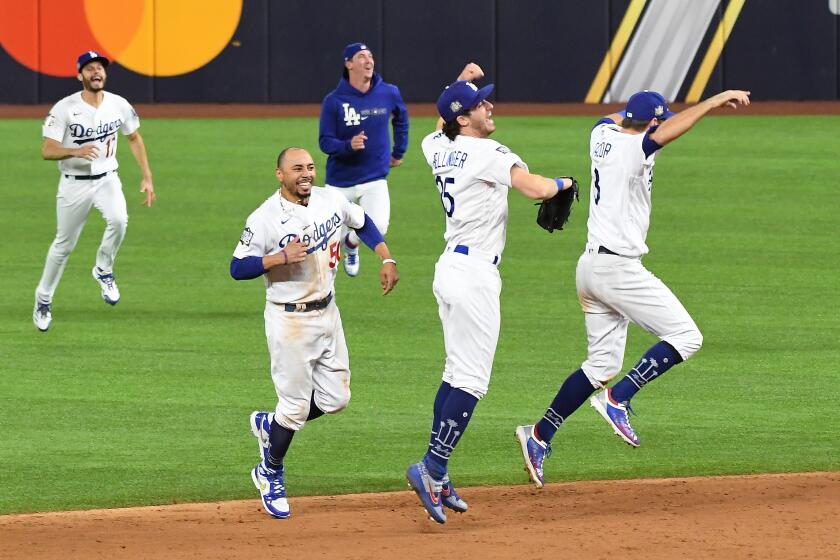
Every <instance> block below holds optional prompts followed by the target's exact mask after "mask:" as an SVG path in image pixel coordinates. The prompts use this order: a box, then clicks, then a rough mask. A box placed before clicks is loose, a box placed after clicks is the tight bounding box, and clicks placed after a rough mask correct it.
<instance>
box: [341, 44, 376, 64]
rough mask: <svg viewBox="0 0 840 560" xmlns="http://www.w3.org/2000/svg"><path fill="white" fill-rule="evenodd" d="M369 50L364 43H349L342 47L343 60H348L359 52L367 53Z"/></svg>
mask: <svg viewBox="0 0 840 560" xmlns="http://www.w3.org/2000/svg"><path fill="white" fill-rule="evenodd" d="M369 50H370V49H369V48H368V46H367V45H366V44H364V43H350V44H349V45H347V46H346V47H344V60H345V61H347V60H350V59H351V58H353V55H355V54H356V53H357V52H359V51H369Z"/></svg>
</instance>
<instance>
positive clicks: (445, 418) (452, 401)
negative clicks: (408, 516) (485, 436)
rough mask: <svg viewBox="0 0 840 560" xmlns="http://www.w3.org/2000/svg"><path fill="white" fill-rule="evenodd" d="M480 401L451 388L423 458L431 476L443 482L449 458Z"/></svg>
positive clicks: (464, 392) (460, 390)
mask: <svg viewBox="0 0 840 560" xmlns="http://www.w3.org/2000/svg"><path fill="white" fill-rule="evenodd" d="M476 404H478V399H477V398H476V397H474V396H472V395H471V394H469V393H467V392H466V391H464V390H462V389H458V388H456V387H451V388H450V390H449V395H447V397H446V400H445V401H444V403H443V406H441V409H440V419H439V420H438V424H437V426H435V427H434V428H433V430H432V436H431V438H430V439H429V449H428V450H427V451H426V455H425V456H424V457H423V462H425V463H426V468H428V469H429V474H431V475H432V477H433V478H435V479H436V480H442V479H443V477H444V476H445V475H446V471H447V469H448V467H449V457H450V455H452V451H453V450H454V449H455V446H456V445H458V440H460V439H461V436H462V435H464V431H465V430H466V429H467V424H469V421H470V418H471V417H472V412H473V410H474V409H475V405H476Z"/></svg>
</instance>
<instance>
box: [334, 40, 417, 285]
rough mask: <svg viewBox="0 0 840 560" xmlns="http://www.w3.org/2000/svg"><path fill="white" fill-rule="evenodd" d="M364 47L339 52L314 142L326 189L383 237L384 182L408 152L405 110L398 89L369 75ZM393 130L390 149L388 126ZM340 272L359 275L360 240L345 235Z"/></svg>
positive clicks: (386, 213)
mask: <svg viewBox="0 0 840 560" xmlns="http://www.w3.org/2000/svg"><path fill="white" fill-rule="evenodd" d="M373 67H374V61H373V53H371V51H370V49H369V48H368V47H367V45H365V44H364V43H351V44H349V45H347V46H346V47H345V48H344V77H343V78H342V79H341V80H339V82H338V87H336V88H335V90H333V91H331V92H330V93H329V94H327V96H326V97H325V98H324V102H323V104H322V105H321V126H320V131H319V136H318V143H319V145H320V147H321V151H322V152H324V153H325V154H327V156H329V157H328V158H327V178H326V181H325V183H326V184H325V186H326V187H327V188H329V189H336V190H338V191H339V192H341V194H342V195H343V196H344V197H345V198H347V200H349V201H350V202H353V203H356V204H358V205H359V206H361V207H362V208H364V209H365V212H366V213H367V214H368V215H369V216H370V217H371V219H372V220H373V222H374V223H375V224H376V226H377V227H378V228H379V231H381V232H382V234H383V235H384V234H385V233H386V232H387V231H388V224H389V222H390V221H391V201H390V198H389V196H388V183H387V182H386V178H387V177H388V172H389V171H390V169H391V168H392V167H397V166H398V165H400V164H401V163H402V159H403V156H404V155H405V152H406V150H407V149H408V111H406V108H405V103H403V100H402V96H401V95H400V90H399V88H397V86H395V85H393V84H389V83H387V82H385V81H383V80H382V77H381V76H380V75H379V74H377V73H375V72H374V71H373ZM389 121H390V124H391V125H392V127H393V129H394V144H393V148H392V147H391V134H390V131H389V130H388V128H389V127H388V124H389ZM343 239H344V251H345V259H344V271H345V272H347V274H348V275H350V276H356V275H357V274H358V273H359V238H358V236H357V235H356V233H355V232H354V231H353V230H349V231H345V232H344V235H343Z"/></svg>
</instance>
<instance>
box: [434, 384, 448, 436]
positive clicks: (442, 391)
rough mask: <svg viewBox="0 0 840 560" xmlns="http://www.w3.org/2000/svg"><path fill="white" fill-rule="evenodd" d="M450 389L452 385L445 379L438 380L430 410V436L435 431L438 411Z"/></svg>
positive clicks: (438, 417)
mask: <svg viewBox="0 0 840 560" xmlns="http://www.w3.org/2000/svg"><path fill="white" fill-rule="evenodd" d="M451 391H452V385H450V384H449V383H447V382H446V381H441V382H440V387H438V392H437V394H436V395H435V404H434V408H433V410H432V437H434V435H435V434H436V433H437V428H438V425H440V413H441V411H442V410H443V403H445V402H446V397H448V396H449V393H450V392H451Z"/></svg>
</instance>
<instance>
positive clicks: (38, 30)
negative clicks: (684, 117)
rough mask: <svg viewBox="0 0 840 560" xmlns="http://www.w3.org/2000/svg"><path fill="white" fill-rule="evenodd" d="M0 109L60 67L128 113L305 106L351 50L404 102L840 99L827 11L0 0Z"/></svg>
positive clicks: (519, 1)
mask: <svg viewBox="0 0 840 560" xmlns="http://www.w3.org/2000/svg"><path fill="white" fill-rule="evenodd" d="M0 12H2V13H3V14H5V15H4V16H3V17H2V18H0V44H2V49H0V72H2V75H3V80H2V81H0V103H20V104H35V103H50V102H53V101H55V100H57V99H58V98H60V97H62V96H64V95H67V94H68V93H70V92H72V91H74V90H76V89H78V82H77V81H76V78H75V68H74V63H75V58H76V56H77V55H78V54H79V53H80V52H82V51H84V50H86V49H88V48H94V49H97V50H99V51H100V52H103V53H104V54H107V55H108V56H109V57H111V58H112V59H114V60H115V62H114V63H113V64H112V66H111V67H110V69H109V70H110V75H109V79H110V83H109V89H111V90H113V91H116V92H118V93H121V94H124V95H126V96H127V97H129V98H130V99H131V101H132V102H134V103H185V102H190V103H317V102H319V101H320V100H321V98H322V97H323V95H324V94H325V93H326V92H328V91H329V90H331V89H332V88H333V87H335V84H336V82H337V80H338V78H339V77H340V74H341V69H342V60H341V50H342V47H343V46H344V45H345V44H346V43H348V42H352V41H357V40H363V41H366V42H367V44H368V45H369V46H370V47H371V49H372V50H373V52H374V54H375V56H376V58H377V70H378V71H379V72H380V73H382V75H383V76H384V77H385V79H386V80H388V81H391V82H393V83H396V84H398V85H399V86H400V88H401V90H402V93H403V97H404V98H405V100H406V101H409V102H429V101H433V100H434V99H435V98H436V97H437V94H438V93H439V91H440V89H441V87H442V86H443V85H445V84H446V83H448V82H450V81H452V80H453V79H454V78H455V76H457V74H458V72H459V71H460V69H461V68H462V67H463V65H464V63H465V62H467V61H468V60H473V61H475V62H478V63H479V64H480V65H481V66H482V67H483V68H484V69H485V71H486V74H487V77H488V79H489V80H492V81H494V82H495V83H496V84H497V92H496V99H497V100H499V101H508V102H581V101H587V102H590V103H599V102H619V101H623V100H625V99H626V98H627V96H628V95H629V92H632V91H635V90H637V89H641V88H644V87H649V88H652V89H658V90H660V91H662V92H663V93H665V94H666V97H668V98H669V99H671V100H679V101H689V102H693V101H696V100H697V99H698V98H701V97H705V96H706V95H708V94H711V93H714V92H717V91H719V90H722V89H727V88H746V89H751V90H752V92H753V99H755V100H837V99H840V55H838V53H839V52H840V16H838V15H837V14H838V13H840V1H838V0H587V1H583V0H580V1H578V0H412V1H409V0H340V1H339V0H332V1H330V0H282V1H281V0H178V2H171V1H165V0H121V2H115V3H109V4H107V6H106V4H105V3H103V2H101V1H98V0H28V1H26V2H22V1H20V0H0Z"/></svg>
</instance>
